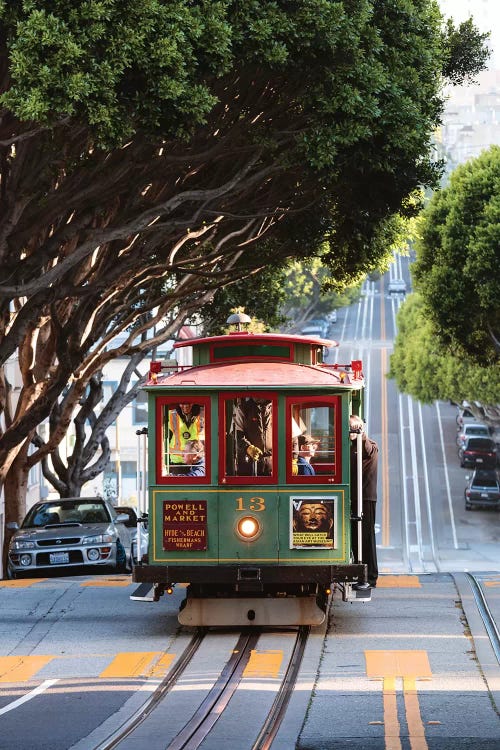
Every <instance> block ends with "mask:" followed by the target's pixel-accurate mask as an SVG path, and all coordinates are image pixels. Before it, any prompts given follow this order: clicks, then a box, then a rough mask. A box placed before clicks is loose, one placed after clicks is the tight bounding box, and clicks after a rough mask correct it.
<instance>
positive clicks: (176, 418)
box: [168, 404, 204, 464]
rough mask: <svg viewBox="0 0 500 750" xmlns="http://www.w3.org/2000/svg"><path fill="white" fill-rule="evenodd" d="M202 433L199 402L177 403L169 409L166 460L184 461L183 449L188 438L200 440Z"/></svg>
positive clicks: (202, 422) (174, 462)
mask: <svg viewBox="0 0 500 750" xmlns="http://www.w3.org/2000/svg"><path fill="white" fill-rule="evenodd" d="M203 435H204V420H203V407H202V406H200V404H177V406H174V407H172V408H171V409H169V416H168V453H169V455H168V460H169V463H170V464H183V463H184V449H185V447H186V442H187V441H188V440H200V439H203Z"/></svg>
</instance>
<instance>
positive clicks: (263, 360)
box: [134, 316, 366, 626]
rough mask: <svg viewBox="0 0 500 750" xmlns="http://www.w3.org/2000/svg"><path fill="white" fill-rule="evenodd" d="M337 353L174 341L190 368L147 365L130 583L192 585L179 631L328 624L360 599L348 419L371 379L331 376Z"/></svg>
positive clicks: (344, 370)
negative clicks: (329, 360) (340, 605)
mask: <svg viewBox="0 0 500 750" xmlns="http://www.w3.org/2000/svg"><path fill="white" fill-rule="evenodd" d="M233 317H234V316H233ZM230 320H231V319H230ZM236 322H237V321H236ZM238 328H241V325H238ZM335 345H336V344H335V342H332V341H329V340H326V339H316V338H307V337H304V336H292V335H283V334H274V333H266V334H260V333H259V334H254V333H249V332H247V331H242V330H237V331H235V332H234V333H230V334H227V335H222V336H212V337H205V338H198V339H189V340H185V341H178V342H177V343H176V344H175V347H174V348H176V349H179V348H181V347H185V346H191V347H192V352H193V364H192V365H190V366H188V367H186V366H176V365H172V363H171V362H170V363H168V365H167V366H165V367H163V366H162V364H161V363H160V362H153V363H152V364H151V370H150V374H149V380H148V383H147V385H146V387H145V388H146V391H147V393H148V413H149V425H148V436H149V437H148V478H149V479H148V509H147V510H148V518H149V522H148V523H149V534H148V536H149V541H148V551H147V554H144V555H142V556H141V555H140V558H141V559H140V560H138V561H137V562H136V564H135V567H134V580H135V581H137V582H140V583H145V584H146V583H147V584H150V585H151V586H152V587H153V591H154V599H156V600H158V599H159V597H160V596H161V594H163V593H164V591H171V589H172V587H173V586H174V585H175V584H176V583H185V584H188V586H187V589H186V599H185V600H184V602H183V605H182V606H181V609H180V612H179V621H180V622H181V623H182V624H185V625H194V626H221V625H233V626H243V625H261V626H272V625H276V626H280V625H306V624H319V623H320V622H321V621H322V620H323V619H324V616H325V614H324V613H325V610H326V604H327V601H328V596H329V594H330V592H331V590H332V587H333V586H334V585H337V586H338V587H339V588H340V589H341V590H342V594H343V598H344V599H345V600H351V599H355V598H360V593H359V592H356V591H354V590H353V589H352V586H353V584H356V583H357V582H361V581H363V580H365V576H366V566H364V565H362V564H361V563H359V562H357V561H354V560H353V558H352V552H351V533H352V528H354V533H357V530H356V523H358V525H359V523H360V513H359V512H358V505H357V502H358V500H357V498H354V499H353V498H351V494H350V453H349V444H350V441H349V416H350V414H359V415H362V412H363V392H364V378H363V373H362V367H361V362H359V361H354V362H351V363H350V364H348V365H328V364H325V362H324V354H325V352H326V351H327V350H328V348H329V347H331V346H335ZM184 419H186V421H184ZM301 436H307V441H308V444H310V443H313V446H314V451H311V453H312V454H313V455H309V456H308V457H307V458H308V459H309V460H308V461H307V463H308V466H307V467H306V466H304V460H302V459H301V458H300V455H301V448H300V446H303V444H304V442H305V437H304V438H302V437H301ZM299 444H300V446H299ZM302 450H303V448H302ZM310 467H312V469H311V468H310ZM303 471H306V472H307V473H303ZM139 533H140V532H139ZM139 549H140V545H139ZM361 596H364V595H361ZM134 598H139V597H134Z"/></svg>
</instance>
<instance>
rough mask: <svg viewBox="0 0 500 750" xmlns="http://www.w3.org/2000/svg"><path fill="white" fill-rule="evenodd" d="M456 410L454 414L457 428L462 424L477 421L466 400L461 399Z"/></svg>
mask: <svg viewBox="0 0 500 750" xmlns="http://www.w3.org/2000/svg"><path fill="white" fill-rule="evenodd" d="M457 409H458V412H457V416H456V422H457V425H458V428H459V429H460V427H462V425H464V424H473V423H475V422H477V419H476V417H475V415H474V413H473V412H472V410H471V405H470V404H469V402H468V401H462V403H461V404H460V405H459V406H457Z"/></svg>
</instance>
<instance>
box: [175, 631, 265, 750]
mask: <svg viewBox="0 0 500 750" xmlns="http://www.w3.org/2000/svg"><path fill="white" fill-rule="evenodd" d="M259 636H260V630H257V629H251V630H250V631H247V632H245V633H242V634H241V635H240V637H239V639H238V643H237V644H236V646H235V648H234V650H233V654H232V656H231V658H230V659H229V661H228V662H227V664H226V666H225V667H224V669H223V670H222V672H221V674H220V676H219V678H218V680H217V682H216V683H215V685H214V686H213V687H212V689H211V690H210V692H209V693H208V695H207V697H206V698H205V699H204V700H203V701H202V703H201V704H200V706H199V708H198V709H197V711H196V712H195V713H194V714H193V716H192V718H191V719H190V720H189V721H188V722H187V724H186V725H185V726H184V728H183V729H181V731H180V732H179V734H178V735H177V736H176V737H174V739H173V740H172V742H171V743H170V744H169V745H167V748H166V750H196V748H197V747H199V746H200V745H201V743H202V742H203V740H204V739H205V737H206V736H207V735H208V734H209V733H210V731H211V729H212V728H213V726H214V724H215V722H216V721H217V720H218V719H219V718H220V716H221V714H222V712H223V711H224V709H225V708H226V706H227V704H228V703H229V701H230V700H231V698H232V696H233V694H234V692H235V691H236V689H237V687H238V685H239V684H240V682H241V677H242V675H243V671H244V669H245V667H246V666H247V664H248V660H249V658H250V653H251V651H252V649H254V648H255V646H256V645H257V642H258V640H259Z"/></svg>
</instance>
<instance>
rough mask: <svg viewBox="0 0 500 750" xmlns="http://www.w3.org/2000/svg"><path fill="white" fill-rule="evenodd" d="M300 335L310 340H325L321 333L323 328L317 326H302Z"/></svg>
mask: <svg viewBox="0 0 500 750" xmlns="http://www.w3.org/2000/svg"><path fill="white" fill-rule="evenodd" d="M300 333H301V335H302V336H307V337H308V338H310V339H314V338H317V339H323V338H325V335H326V334H324V333H323V328H320V327H319V326H314V325H307V326H304V328H303V329H302V330H301V332H300Z"/></svg>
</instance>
